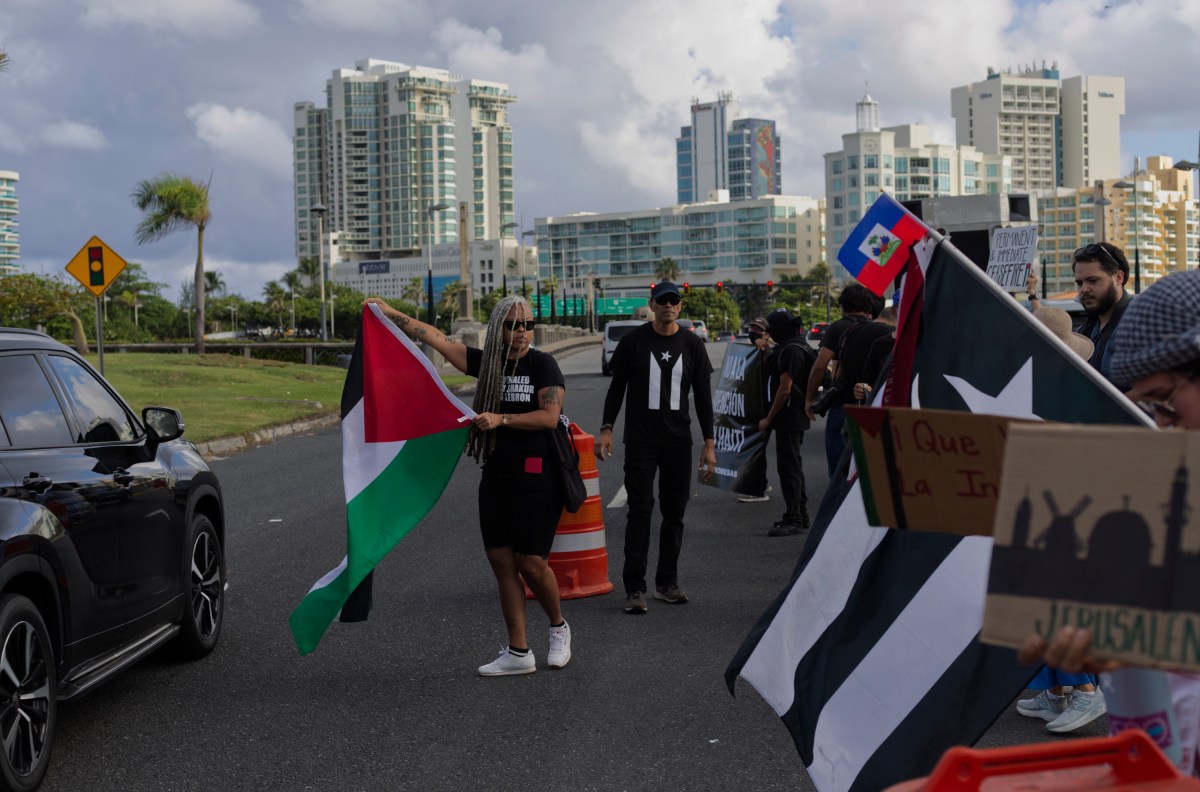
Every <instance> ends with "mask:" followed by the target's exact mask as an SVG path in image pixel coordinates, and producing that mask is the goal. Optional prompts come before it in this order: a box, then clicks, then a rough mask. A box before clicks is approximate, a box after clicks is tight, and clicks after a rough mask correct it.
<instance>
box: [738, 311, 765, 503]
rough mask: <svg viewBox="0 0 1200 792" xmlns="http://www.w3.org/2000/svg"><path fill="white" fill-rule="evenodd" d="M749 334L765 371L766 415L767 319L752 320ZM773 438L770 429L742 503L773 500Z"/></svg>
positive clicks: (748, 472)
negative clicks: (770, 446) (769, 445)
mask: <svg viewBox="0 0 1200 792" xmlns="http://www.w3.org/2000/svg"><path fill="white" fill-rule="evenodd" d="M748 336H749V338H750V343H751V344H753V345H754V348H755V349H757V350H758V360H759V366H760V370H761V371H762V372H763V376H762V388H761V389H760V392H759V396H760V399H761V403H762V414H763V415H766V414H767V410H769V409H771V397H770V395H769V394H768V391H767V376H766V368H767V365H766V361H767V356H768V354H769V352H770V347H771V336H770V335H769V334H768V332H767V320H766V319H764V318H762V317H761V316H760V317H758V318H757V319H755V320H753V321H751V322H750V326H749V332H748ZM770 439H771V434H770V429H768V430H767V431H766V433H765V434H764V436H763V453H761V454H759V455H758V459H757V461H756V462H755V463H754V465H753V466H752V467H751V468H750V470H748V471H747V472H746V478H747V479H748V480H749V482H750V485H749V487H748V489H749V490H750V491H749V492H745V493H743V494H741V495H738V496H737V499H738V501H739V502H741V503H763V502H766V501H769V500H771V496H770V495H768V494H767V493H768V492H770V491H771V485H770V484H768V483H767V454H766V450H767V443H768V441H769V440H770Z"/></svg>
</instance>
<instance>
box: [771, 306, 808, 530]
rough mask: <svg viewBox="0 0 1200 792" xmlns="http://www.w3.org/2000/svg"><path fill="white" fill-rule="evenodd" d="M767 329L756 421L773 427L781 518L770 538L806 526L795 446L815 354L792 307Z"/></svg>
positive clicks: (799, 437)
mask: <svg viewBox="0 0 1200 792" xmlns="http://www.w3.org/2000/svg"><path fill="white" fill-rule="evenodd" d="M767 330H768V332H770V334H771V340H773V341H774V342H775V344H776V347H775V350H774V351H773V352H772V353H771V357H770V359H769V360H768V361H767V373H768V379H767V391H768V393H769V394H770V398H771V407H770V409H769V410H768V411H767V415H766V417H765V418H763V419H762V420H761V421H759V423H758V428H759V431H762V432H766V431H767V430H769V429H774V431H775V467H776V469H777V471H778V473H779V489H780V490H781V491H782V492H783V506H784V508H783V518H782V519H781V520H779V521H778V522H776V523H775V525H774V526H773V527H772V528H771V530H770V531H768V532H767V533H768V535H770V536H795V535H796V534H798V533H800V532H801V531H804V530H806V529H807V528H808V494H807V492H806V491H805V488H804V466H803V462H802V460H801V458H800V444H801V442H803V440H804V430H805V429H808V426H809V419H808V415H807V414H806V413H805V409H804V408H805V404H806V403H805V401H804V390H803V387H804V385H803V384H802V383H807V382H808V375H809V373H810V370H811V369H812V365H813V361H814V359H815V358H816V355H815V354H814V353H813V351H812V348H811V347H810V346H809V345H808V342H807V341H805V340H804V337H803V334H801V333H797V332H796V326H795V324H793V321H792V313H791V311H788V310H785V309H782V308H781V309H779V310H777V311H772V312H771V315H770V316H768V317H767Z"/></svg>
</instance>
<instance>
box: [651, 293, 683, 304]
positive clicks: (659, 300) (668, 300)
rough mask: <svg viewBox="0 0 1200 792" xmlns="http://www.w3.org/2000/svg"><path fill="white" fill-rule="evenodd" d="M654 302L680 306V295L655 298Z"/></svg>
mask: <svg viewBox="0 0 1200 792" xmlns="http://www.w3.org/2000/svg"><path fill="white" fill-rule="evenodd" d="M654 302H656V303H658V304H659V305H679V302H680V300H679V295H678V294H664V295H663V296H662V297H655V298H654Z"/></svg>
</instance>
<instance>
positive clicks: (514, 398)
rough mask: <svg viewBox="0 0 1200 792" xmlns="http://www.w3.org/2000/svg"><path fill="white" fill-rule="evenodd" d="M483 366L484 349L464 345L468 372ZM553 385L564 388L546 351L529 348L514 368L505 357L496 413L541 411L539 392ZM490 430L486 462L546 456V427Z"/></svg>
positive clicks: (470, 372)
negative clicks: (492, 438) (493, 441)
mask: <svg viewBox="0 0 1200 792" xmlns="http://www.w3.org/2000/svg"><path fill="white" fill-rule="evenodd" d="M482 366H483V350H481V349H476V348H475V347H467V373H468V374H470V375H471V376H472V377H478V376H479V369H480V368H481V367H482ZM552 385H557V386H559V387H563V375H562V371H561V370H560V369H559V368H558V362H557V361H556V360H555V359H554V358H553V357H551V356H550V355H547V354H546V353H545V352H539V351H538V350H536V349H531V350H529V351H528V352H526V353H525V354H524V355H522V356H521V357H520V358H518V359H517V361H516V367H515V369H514V368H513V361H511V360H506V361H505V362H504V391H503V393H502V394H501V396H500V404H499V406H498V407H497V408H496V412H498V413H501V414H505V413H508V414H511V415H519V414H521V413H530V412H533V411H534V410H540V409H541V405H540V404H539V403H538V391H540V390H541V389H542V388H549V387H550V386H552ZM493 431H495V432H496V447H495V448H494V449H493V450H492V452H491V454H490V455H489V456H488V461H489V462H522V463H523V462H524V460H525V459H526V458H528V457H546V456H549V454H550V452H551V450H552V449H551V448H550V446H549V437H548V436H547V434H546V432H547V430H545V429H539V430H535V431H530V430H529V429H514V428H512V427H509V426H500V427H497V428H496V429H494V430H493Z"/></svg>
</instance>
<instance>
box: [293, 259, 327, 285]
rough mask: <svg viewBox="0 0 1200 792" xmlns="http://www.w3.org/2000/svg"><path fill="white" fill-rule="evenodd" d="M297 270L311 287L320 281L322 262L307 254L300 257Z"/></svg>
mask: <svg viewBox="0 0 1200 792" xmlns="http://www.w3.org/2000/svg"><path fill="white" fill-rule="evenodd" d="M296 272H298V273H300V277H302V278H304V280H305V281H306V282H307V283H308V287H309V288H310V289H311V288H312V287H314V286H316V285H317V284H318V283H319V282H320V278H321V262H320V261H318V260H317V259H315V258H313V257H312V256H305V257H304V258H302V259H300V266H298V267H296Z"/></svg>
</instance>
